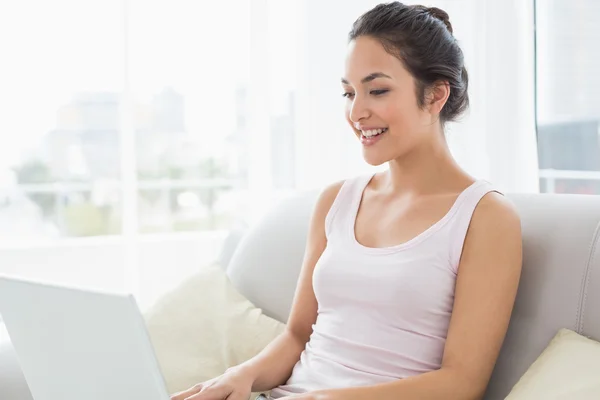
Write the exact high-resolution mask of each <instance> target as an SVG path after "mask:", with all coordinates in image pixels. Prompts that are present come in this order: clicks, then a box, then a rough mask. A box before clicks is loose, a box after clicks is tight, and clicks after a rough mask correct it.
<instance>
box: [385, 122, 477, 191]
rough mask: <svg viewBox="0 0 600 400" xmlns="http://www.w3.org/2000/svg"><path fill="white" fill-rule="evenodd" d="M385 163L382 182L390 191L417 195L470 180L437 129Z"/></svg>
mask: <svg viewBox="0 0 600 400" xmlns="http://www.w3.org/2000/svg"><path fill="white" fill-rule="evenodd" d="M388 164H389V172H388V176H387V179H386V180H387V183H386V186H388V187H389V188H390V190H392V191H393V192H399V191H402V192H404V193H412V194H415V195H418V194H426V193H435V192H439V191H440V190H442V191H443V190H449V191H453V190H460V189H461V188H462V186H464V185H468V184H469V180H471V178H470V177H469V176H468V175H467V174H466V173H465V172H464V171H463V170H462V169H461V168H460V166H459V165H458V164H457V163H456V161H455V160H454V157H453V156H452V154H451V153H450V149H449V148H448V144H447V143H446V140H445V138H444V136H443V135H442V134H441V133H440V134H439V136H437V137H436V139H435V140H428V141H425V142H423V143H422V144H421V145H420V146H417V147H416V148H415V149H413V150H412V151H411V152H410V153H407V154H405V155H403V156H402V157H399V158H397V159H394V160H392V161H390V162H389V163H388ZM457 186H459V187H457Z"/></svg>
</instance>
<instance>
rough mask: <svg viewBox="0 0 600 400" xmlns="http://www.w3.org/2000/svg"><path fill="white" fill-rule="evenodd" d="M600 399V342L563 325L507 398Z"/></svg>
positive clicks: (520, 399)
mask: <svg viewBox="0 0 600 400" xmlns="http://www.w3.org/2000/svg"><path fill="white" fill-rule="evenodd" d="M533 399H536V400H537V399H544V400H563V399H564V400H592V399H593V400H598V399H600V343H598V342H596V341H593V340H591V339H588V338H586V337H584V336H581V335H579V334H577V333H575V332H573V331H571V330H568V329H561V330H560V331H559V332H558V334H557V335H556V336H555V337H554V339H552V341H551V342H550V344H549V345H548V347H546V349H545V350H544V352H543V353H542V354H541V355H540V356H539V357H538V359H537V360H536V361H535V362H534V363H533V364H532V365H531V367H530V368H529V369H528V370H527V372H526V373H525V374H524V375H523V377H522V378H521V379H520V380H519V382H518V383H517V384H516V385H515V386H514V387H513V389H512V391H511V392H510V394H509V395H508V397H507V398H506V400H533Z"/></svg>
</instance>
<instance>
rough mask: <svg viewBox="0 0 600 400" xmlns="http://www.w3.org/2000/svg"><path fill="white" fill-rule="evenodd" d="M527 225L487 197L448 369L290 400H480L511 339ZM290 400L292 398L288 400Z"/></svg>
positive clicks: (469, 254)
mask: <svg viewBox="0 0 600 400" xmlns="http://www.w3.org/2000/svg"><path fill="white" fill-rule="evenodd" d="M521 240H522V239H521V225H520V221H519V218H518V216H517V213H516V211H515V210H514V209H513V208H512V205H511V204H510V203H509V202H508V201H507V200H506V199H504V198H503V197H502V196H501V195H499V194H496V193H491V194H488V195H486V196H485V197H484V198H483V199H482V200H481V202H480V204H479V206H478V207H477V209H476V211H475V214H474V215H473V220H472V222H471V225H470V227H469V231H468V233H467V238H466V239H465V245H464V250H463V254H462V257H461V262H460V268H459V273H458V277H457V283H456V294H455V302H454V309H453V312H452V318H451V321H450V327H449V331H448V337H447V340H446V346H445V351H444V357H443V361H442V367H441V368H440V369H439V370H436V371H433V372H428V373H424V374H422V375H419V376H415V377H411V378H407V379H401V380H398V381H395V382H391V383H385V384H380V385H373V386H365V387H358V388H348V389H334V390H324V391H319V392H314V393H309V394H306V395H299V396H290V397H289V398H290V399H292V398H293V399H298V400H300V399H302V400H313V399H316V400H371V399H378V400H398V399H402V400H416V399H419V400H440V399H444V400H477V399H481V398H482V396H483V394H484V392H485V389H486V387H487V384H488V382H489V379H490V376H491V374H492V370H493V368H494V365H495V363H496V359H497V357H498V354H499V352H500V348H501V346H502V342H503V340H504V337H505V335H506V330H507V328H508V324H509V320H510V316H511V313H512V309H513V305H514V300H515V297H516V293H517V287H518V283H519V278H520V275H521V265H522V248H521ZM286 399H287V398H286Z"/></svg>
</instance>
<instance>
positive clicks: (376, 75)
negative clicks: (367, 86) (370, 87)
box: [342, 72, 392, 85]
mask: <svg viewBox="0 0 600 400" xmlns="http://www.w3.org/2000/svg"><path fill="white" fill-rule="evenodd" d="M377 78H387V79H392V77H391V76H389V75H386V74H384V73H383V72H373V73H372V74H369V75H367V76H365V77H364V78H362V80H361V81H360V83H368V82H371V81H372V80H375V79H377ZM342 83H343V84H344V85H349V84H350V82H348V81H347V80H346V79H344V78H342Z"/></svg>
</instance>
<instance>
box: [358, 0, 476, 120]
mask: <svg viewBox="0 0 600 400" xmlns="http://www.w3.org/2000/svg"><path fill="white" fill-rule="evenodd" d="M361 36H368V37H372V38H374V39H376V40H377V41H379V42H380V43H381V45H382V46H383V47H384V49H385V50H386V51H387V52H388V53H389V54H392V55H394V56H395V57H398V58H399V59H400V61H402V63H403V64H404V67H405V68H406V69H407V70H408V71H409V72H410V73H411V75H412V76H413V78H414V79H415V81H416V86H417V100H418V104H419V107H421V108H423V107H424V106H425V91H426V89H428V88H431V87H432V86H433V85H434V84H436V83H440V82H447V83H448V85H449V86H450V96H449V97H448V100H447V102H446V104H445V105H444V108H443V109H442V111H441V113H440V121H441V123H442V125H443V124H444V123H445V122H447V121H452V120H455V119H456V118H457V117H458V116H459V115H460V114H461V113H462V112H463V111H465V110H466V109H467V108H468V107H469V95H468V93H467V92H468V85H469V78H468V74H467V70H466V68H465V66H464V57H463V53H462V50H461V49H460V47H459V45H458V42H457V41H456V39H455V38H454V36H453V31H452V24H450V20H449V17H448V14H447V13H446V12H445V11H444V10H441V9H439V8H435V7H425V6H420V5H405V4H403V3H400V2H399V1H395V2H392V3H386V4H379V5H378V6H376V7H374V8H373V9H371V10H370V11H367V12H366V13H365V14H363V15H362V16H360V17H359V18H358V19H357V20H356V21H355V22H354V24H353V26H352V30H351V31H350V34H349V40H350V41H352V40H355V39H357V38H358V37H361Z"/></svg>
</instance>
